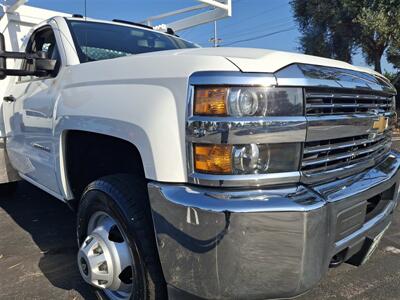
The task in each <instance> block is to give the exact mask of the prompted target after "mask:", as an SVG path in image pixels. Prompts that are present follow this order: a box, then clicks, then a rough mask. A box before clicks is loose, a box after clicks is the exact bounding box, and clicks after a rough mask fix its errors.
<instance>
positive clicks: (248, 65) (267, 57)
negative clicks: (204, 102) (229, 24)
mask: <svg viewBox="0 0 400 300" xmlns="http://www.w3.org/2000/svg"><path fill="white" fill-rule="evenodd" d="M163 52H164V51H163ZM165 52H169V55H171V54H172V55H174V54H175V55H195V56H197V55H199V56H222V57H225V58H226V59H228V60H229V61H231V62H232V63H233V64H235V65H236V66H237V67H238V68H239V69H240V70H241V71H242V72H262V73H274V72H276V71H278V70H280V69H282V68H284V67H286V66H288V65H290V64H294V63H302V64H311V65H320V66H327V67H335V68H342V69H350V70H354V71H360V72H364V73H369V74H373V75H378V73H377V72H375V71H373V70H371V69H368V68H363V67H357V66H353V65H351V64H348V63H346V62H343V61H338V60H333V59H328V58H323V57H318V56H311V55H305V54H299V53H292V52H284V51H275V50H267V49H254V48H225V47H223V48H194V49H184V50H173V51H165ZM171 52H175V53H171ZM153 53H155V52H153ZM159 53H160V54H161V53H162V52H159ZM165 54H166V53H165ZM381 76H382V75H381Z"/></svg>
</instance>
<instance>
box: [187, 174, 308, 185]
mask: <svg viewBox="0 0 400 300" xmlns="http://www.w3.org/2000/svg"><path fill="white" fill-rule="evenodd" d="M299 180H300V172H286V173H271V174H250V175H211V174H201V173H192V174H190V176H189V182H190V183H194V184H199V185H206V186H214V187H236V186H249V187H250V186H251V187H259V186H268V185H279V184H287V183H296V182H299Z"/></svg>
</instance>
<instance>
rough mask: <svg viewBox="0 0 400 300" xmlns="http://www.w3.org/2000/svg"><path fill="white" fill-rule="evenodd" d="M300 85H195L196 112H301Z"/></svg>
mask: <svg viewBox="0 0 400 300" xmlns="http://www.w3.org/2000/svg"><path fill="white" fill-rule="evenodd" d="M302 113H303V94H302V89H300V88H273V87H245V86H240V87H204V86H200V87H196V88H195V93H194V108H193V114H194V115H200V116H232V117H248V116H299V115H302Z"/></svg>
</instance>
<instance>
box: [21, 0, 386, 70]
mask: <svg viewBox="0 0 400 300" xmlns="http://www.w3.org/2000/svg"><path fill="white" fill-rule="evenodd" d="M232 1H233V14H232V17H230V18H226V19H223V20H220V21H218V22H217V29H218V37H219V38H221V39H222V42H221V45H222V46H232V47H251V48H266V49H273V50H282V51H290V52H299V49H298V47H299V37H300V33H299V31H298V30H297V26H296V23H295V21H294V19H293V14H292V11H291V7H290V4H289V2H290V0H232ZM111 3H112V4H111ZM198 3H199V2H197V1H195V0H113V1H110V0H86V13H87V16H88V17H91V18H99V19H106V20H112V19H124V20H130V21H136V22H140V21H142V20H144V19H146V18H147V17H149V16H154V15H159V14H162V13H165V12H170V11H174V10H177V9H181V8H185V7H189V6H192V5H196V4H198ZM28 4H29V5H31V6H36V7H41V8H46V9H52V10H57V11H62V12H67V13H77V14H82V15H84V14H85V0H29V2H28ZM168 21H171V19H166V20H165V22H168ZM163 22H164V21H163ZM178 34H179V35H180V36H181V37H183V38H185V39H187V40H190V41H192V42H196V43H198V44H199V45H201V46H203V47H210V46H211V43H210V42H209V39H210V38H211V37H213V34H214V24H213V23H210V24H205V25H200V26H197V27H195V28H191V29H188V30H185V31H182V32H179V33H178ZM353 64H355V65H359V66H364V67H365V66H367V65H366V63H365V62H364V59H363V58H362V55H361V54H360V53H358V54H357V55H355V57H354V59H353ZM382 66H383V70H388V71H393V68H392V66H391V65H390V64H388V63H387V62H386V60H385V59H383V61H382Z"/></svg>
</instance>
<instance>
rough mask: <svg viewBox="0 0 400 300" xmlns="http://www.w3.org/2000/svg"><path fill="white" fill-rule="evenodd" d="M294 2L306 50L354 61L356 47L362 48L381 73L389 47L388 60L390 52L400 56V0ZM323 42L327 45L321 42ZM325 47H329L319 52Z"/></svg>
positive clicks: (369, 62)
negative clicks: (398, 45) (399, 45)
mask: <svg viewBox="0 0 400 300" xmlns="http://www.w3.org/2000/svg"><path fill="white" fill-rule="evenodd" d="M291 5H292V8H293V12H294V17H295V19H296V21H297V23H298V24H299V28H300V31H301V33H302V36H301V38H300V45H301V47H300V48H301V49H302V50H303V51H304V52H305V53H308V54H313V55H322V56H325V57H331V58H336V59H340V60H344V61H347V62H351V57H352V55H353V54H354V52H355V50H357V49H360V50H361V52H362V54H363V56H364V58H365V60H366V62H367V63H368V64H370V65H373V66H374V67H375V70H376V71H378V72H381V71H382V67H381V60H382V57H383V55H384V53H385V52H386V51H387V50H388V49H390V51H388V59H389V54H390V55H391V56H390V57H391V58H390V61H391V62H392V61H393V60H395V59H396V53H398V47H397V48H396V46H395V45H396V44H400V43H399V41H400V0H333V1H331V0H310V1H307V0H292V1H291ZM310 33H313V35H312V34H310ZM321 41H324V42H325V44H326V45H325V46H322V45H320V43H321ZM314 44H317V45H314ZM324 48H328V49H329V50H328V51H318V50H319V49H324ZM396 49H397V50H396ZM396 51H397V52H396Z"/></svg>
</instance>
